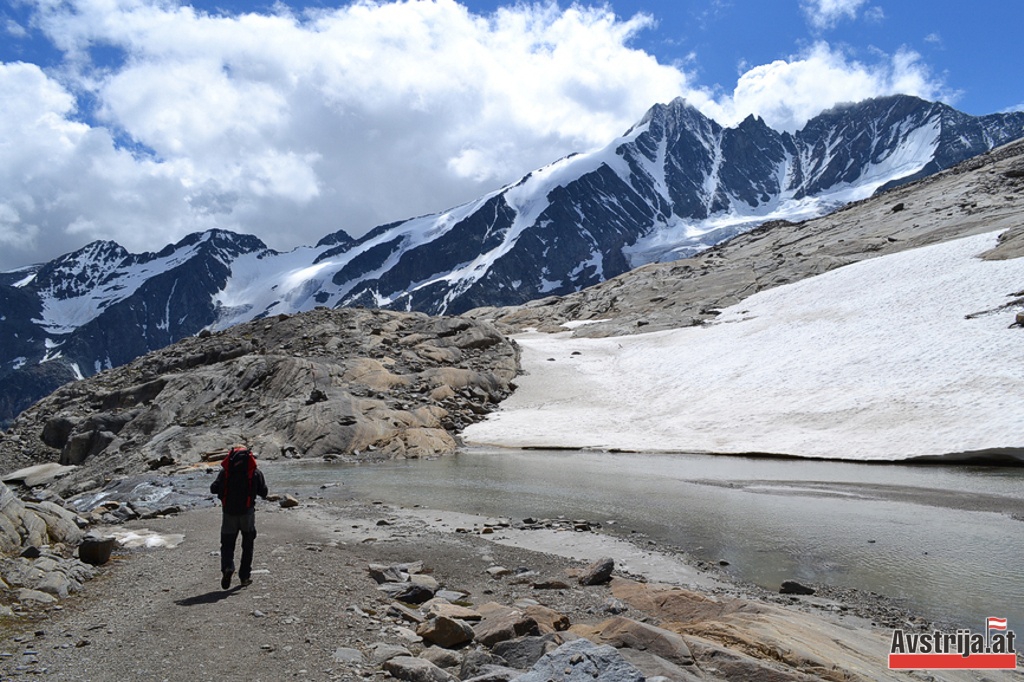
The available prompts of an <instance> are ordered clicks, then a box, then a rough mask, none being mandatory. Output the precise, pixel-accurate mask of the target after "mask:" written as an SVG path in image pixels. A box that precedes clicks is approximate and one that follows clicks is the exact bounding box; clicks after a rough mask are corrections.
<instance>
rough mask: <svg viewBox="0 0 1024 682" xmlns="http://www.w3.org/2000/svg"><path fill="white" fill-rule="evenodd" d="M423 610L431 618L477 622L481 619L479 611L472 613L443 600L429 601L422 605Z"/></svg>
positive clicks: (463, 607) (472, 611)
mask: <svg viewBox="0 0 1024 682" xmlns="http://www.w3.org/2000/svg"><path fill="white" fill-rule="evenodd" d="M423 608H424V609H426V611H427V613H428V614H431V615H433V616H447V617H448V618H458V619H459V620H465V621H479V620H480V619H481V618H482V616H481V615H480V612H479V611H474V610H473V609H470V608H466V607H465V606H459V605H458V604H452V603H450V602H447V601H444V600H443V599H436V598H435V599H431V600H430V601H428V602H426V603H424V604H423Z"/></svg>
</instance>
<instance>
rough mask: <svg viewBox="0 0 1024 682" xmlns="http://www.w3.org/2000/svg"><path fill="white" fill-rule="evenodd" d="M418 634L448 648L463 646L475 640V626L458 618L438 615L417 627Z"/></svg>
mask: <svg viewBox="0 0 1024 682" xmlns="http://www.w3.org/2000/svg"><path fill="white" fill-rule="evenodd" d="M416 634H417V635H419V636H420V637H422V638H423V639H424V640H426V641H428V642H431V643H432V644H436V645H437V646H440V647H445V648H446V649H451V648H453V647H457V646H462V645H463V644H467V643H469V642H472V641H473V636H474V634H473V628H472V627H470V625H469V623H467V622H466V621H464V620H458V619H457V618H448V617H447V616H438V617H437V618H432V619H430V620H428V621H426V622H424V623H421V624H420V626H419V627H417V628H416Z"/></svg>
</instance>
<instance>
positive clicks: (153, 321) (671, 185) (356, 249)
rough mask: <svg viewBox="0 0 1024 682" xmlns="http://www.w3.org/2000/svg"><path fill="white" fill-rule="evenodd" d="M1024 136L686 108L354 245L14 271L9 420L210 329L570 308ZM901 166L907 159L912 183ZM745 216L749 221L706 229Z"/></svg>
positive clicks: (205, 247)
mask: <svg viewBox="0 0 1024 682" xmlns="http://www.w3.org/2000/svg"><path fill="white" fill-rule="evenodd" d="M1022 135H1024V113H1020V112H1018V113H1010V114H993V115H991V116H983V117H972V116H968V115H966V114H963V113H961V112H958V111H956V110H954V109H951V108H950V107H948V106H946V105H944V104H937V103H931V102H925V101H922V100H920V99H917V98H914V97H907V96H893V97H885V98H879V99H874V100H868V101H865V102H861V103H858V104H853V105H846V106H842V107H837V108H835V109H832V110H830V111H827V112H824V113H823V114H821V115H819V116H817V117H815V118H814V119H812V120H811V121H809V122H808V123H807V125H806V126H805V127H804V128H803V129H802V130H800V131H798V132H796V133H789V132H779V131H775V130H773V129H771V128H769V127H768V126H767V125H766V124H765V123H764V121H762V120H760V119H757V118H753V117H750V118H748V119H746V120H745V121H743V122H742V123H741V124H739V125H738V126H736V127H735V128H723V127H722V126H720V125H719V124H718V123H716V122H715V121H713V120H711V119H708V118H707V117H705V116H704V115H703V114H701V113H700V112H699V111H697V110H696V109H695V108H693V107H691V106H689V105H688V104H687V103H686V102H684V101H683V100H676V101H673V102H671V103H669V104H659V105H656V106H654V107H653V108H652V109H651V110H650V111H649V112H648V113H647V114H646V116H645V117H644V118H643V119H642V120H641V121H640V122H639V123H638V124H637V125H636V126H634V127H633V128H632V129H630V130H629V131H627V132H626V134H625V135H623V136H622V137H621V138H619V139H618V140H615V141H613V142H612V144H610V145H609V146H608V147H607V148H606V149H604V150H602V151H599V152H594V153H591V154H586V155H577V156H573V157H568V158H566V159H563V160H561V161H558V162H556V163H555V164H552V165H551V166H549V167H547V168H544V169H539V170H537V171H535V172H533V173H531V174H529V175H527V176H526V177H524V178H523V179H522V180H520V181H519V182H518V183H516V184H514V185H511V186H508V187H505V188H503V189H501V190H500V191H497V192H494V193H493V194H491V195H488V196H486V197H483V198H481V199H479V200H477V201H476V202H471V203H469V204H466V205H464V206H460V207H457V208H454V209H451V210H449V211H446V212H443V213H439V214H436V215H431V216H422V217H419V218H414V219H411V220H407V221H401V222H397V223H392V224H389V225H383V226H380V227H378V228H375V229H373V230H371V231H370V232H369V233H367V234H366V235H364V236H363V237H361V238H359V239H353V238H352V237H350V236H349V235H347V234H346V233H345V232H343V231H338V232H335V233H332V234H330V235H327V236H325V237H324V238H323V239H322V240H320V242H319V243H318V244H317V245H316V246H315V247H309V248H305V247H304V248H302V249H298V250H296V252H293V253H291V254H278V253H276V252H273V251H270V250H269V249H267V247H266V246H265V245H264V244H263V243H262V242H261V241H260V240H258V239H256V238H255V237H251V236H245V235H237V234H232V233H229V232H225V231H222V230H213V231H210V232H206V233H203V234H194V235H190V236H189V237H187V238H186V239H184V240H182V241H180V242H179V243H177V244H174V245H171V246H168V247H167V248H165V249H164V250H162V251H161V252H159V253H147V254H141V255H134V254H130V253H128V252H127V251H125V249H123V248H122V247H120V246H119V245H117V244H114V243H112V242H95V243H93V244H89V245H88V246H86V247H84V248H82V249H80V250H79V251H76V252H74V253H71V254H67V255H65V256H62V257H60V258H58V259H55V260H54V261H52V262H50V263H46V264H43V265H40V266H33V267H30V268H25V269H23V270H19V271H17V272H10V273H0V382H2V388H0V423H3V422H7V421H9V420H10V419H12V418H13V417H14V416H15V415H16V414H17V413H18V412H20V411H21V410H23V409H25V408H26V407H28V405H30V404H31V403H32V402H33V401H35V400H37V399H39V398H40V397H42V396H43V395H46V394H47V393H49V392H50V391H52V390H54V389H55V388H57V387H58V386H60V385H62V384H63V383H66V382H67V381H70V380H72V379H74V378H82V377H88V376H92V375H94V374H96V373H97V372H99V371H101V370H103V369H108V368H111V367H117V366H120V365H123V364H125V363H128V362H130V361H132V360H133V359H134V358H137V357H139V356H141V355H143V354H145V353H147V352H149V351H152V350H156V349H158V348H163V347H165V346H167V345H169V344H171V343H173V342H175V341H177V340H179V339H182V338H185V337H187V336H190V335H193V334H196V333H197V332H199V331H200V330H202V329H204V328H212V329H223V328H226V327H228V326H231V325H233V324H237V323H241V322H247V321H250V320H253V319H259V318H262V317H267V316H270V315H276V314H280V313H288V314H293V313H295V312H299V311H306V310H311V309H312V308H314V307H316V306H319V305H324V306H327V307H331V308H336V307H356V306H364V307H371V308H386V309H393V310H415V311H421V312H426V313H429V314H461V313H463V312H466V311H468V310H470V309H474V308H478V307H482V306H498V305H500V306H507V305H519V304H524V303H527V302H529V301H533V300H537V299H541V298H544V297H547V296H553V295H559V296H560V295H568V294H572V293H574V292H578V291H581V290H583V289H585V288H588V287H591V286H594V285H596V284H599V283H602V282H604V281H606V280H609V279H611V278H614V277H616V276H617V275H620V274H622V273H624V272H626V271H628V270H630V269H632V268H633V267H635V266H637V265H640V264H643V263H648V262H651V261H659V260H660V261H664V260H675V259H679V258H683V257H686V256H690V255H693V254H694V253H695V252H697V251H701V250H703V249H706V248H707V247H709V246H712V245H714V244H717V243H719V242H721V241H723V240H725V239H728V238H730V237H733V236H735V235H737V234H739V233H742V232H746V231H749V230H750V229H753V228H755V227H756V226H757V225H759V224H760V223H762V222H764V220H766V218H763V217H762V218H759V217H758V216H764V215H767V212H768V211H769V210H772V211H784V210H785V207H786V206H787V205H789V204H787V203H786V202H789V201H793V200H799V199H802V198H807V197H819V198H820V197H823V196H824V197H827V196H828V193H829V192H831V191H833V190H835V189H836V188H847V187H858V186H863V187H866V188H868V189H866V190H865V191H870V189H871V188H874V187H876V186H877V185H878V184H880V183H881V182H882V181H880V180H879V179H878V178H880V177H881V178H885V179H888V180H891V181H892V182H897V183H902V182H906V181H908V180H911V179H914V178H917V177H922V176H924V175H928V174H932V173H935V172H937V171H939V170H941V169H944V168H948V167H950V166H952V165H953V164H955V163H957V162H959V161H961V160H963V159H966V158H969V157H971V156H973V155H976V154H979V153H982V152H985V151H987V150H989V149H991V148H993V147H994V146H997V145H1001V144H1004V143H1006V142H1008V141H1010V140H1013V139H1016V138H1019V137H1021V136H1022ZM897 158H899V159H900V160H901V162H905V161H907V159H908V158H909V159H910V160H911V162H910V163H909V165H908V166H907V170H906V171H905V173H903V171H900V170H899V168H902V166H899V164H895V163H894V159H897ZM901 173H903V174H902V175H901ZM829 201H831V202H832V203H828V201H824V200H823V203H822V206H823V207H825V206H833V207H835V206H838V205H839V204H838V203H837V202H838V201H839V200H838V199H836V200H829ZM823 210H824V208H823ZM732 214H735V215H737V216H749V218H741V219H737V220H733V221H732V222H729V223H728V224H725V225H724V226H715V225H711V224H704V223H701V222H700V221H704V220H706V219H708V218H709V217H721V216H723V215H732ZM687 225H697V226H698V229H695V230H694V234H689V233H688V232H687V231H686V230H680V229H679V227H680V226H684V227H685V226H687ZM297 268H298V269H297Z"/></svg>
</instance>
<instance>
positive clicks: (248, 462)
mask: <svg viewBox="0 0 1024 682" xmlns="http://www.w3.org/2000/svg"><path fill="white" fill-rule="evenodd" d="M220 465H221V466H222V467H224V485H223V487H222V488H221V494H220V500H221V504H222V505H223V506H224V511H226V512H227V513H228V514H244V513H245V512H247V511H249V510H250V509H251V508H252V506H253V503H254V502H255V500H256V491H255V490H254V486H253V480H252V479H253V474H254V473H255V472H256V456H255V455H253V454H252V451H251V450H249V449H248V448H244V447H236V448H231V452H229V453H228V456H227V457H225V458H224V459H223V460H222V461H221V463H220Z"/></svg>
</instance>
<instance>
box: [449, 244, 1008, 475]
mask: <svg viewBox="0 0 1024 682" xmlns="http://www.w3.org/2000/svg"><path fill="white" fill-rule="evenodd" d="M995 244H996V235H995V234H986V235H980V236H974V237H969V238H965V239H960V240H957V241H952V242H947V243H941V244H937V245H934V246H929V247H924V248H919V249H914V250H910V251H905V252H902V253H898V254H895V255H890V256H883V257H879V258H875V259H872V260H868V261H864V262H861V263H857V264H854V265H849V266H846V267H844V268H840V269H838V270H834V271H832V272H829V273H826V274H823V275H819V276H817V277H813V278H809V279H805V280H802V281H800V282H797V283H795V284H790V285H786V286H781V287H777V288H774V289H770V290H767V291H764V292H761V293H759V294H755V295H754V296H751V297H750V298H747V299H746V300H744V301H742V302H741V303H740V304H738V305H736V306H733V307H731V308H729V309H727V310H724V311H723V312H722V315H720V316H719V318H718V319H717V321H716V322H715V323H713V324H710V325H707V326H703V327H691V328H687V329H680V330H674V331H667V332H656V333H651V334H643V335H635V336H629V337H617V338H604V339H586V338H570V337H568V333H562V334H558V335H549V334H538V333H530V334H525V335H523V336H521V337H519V338H518V339H517V340H518V341H519V343H520V345H521V346H522V348H523V365H524V369H525V370H526V374H525V375H524V376H522V377H520V379H519V382H518V383H519V389H518V390H517V391H516V393H515V394H514V395H513V396H512V397H511V398H510V399H508V400H506V401H505V402H504V403H503V404H502V407H501V409H500V410H499V411H498V412H497V413H496V414H494V415H492V416H491V417H490V418H489V419H488V420H487V421H485V422H482V423H480V424H477V425H474V426H472V427H470V428H469V429H468V430H467V431H466V432H465V434H464V436H465V438H466V440H467V441H468V442H471V443H481V444H483V443H486V444H493V445H502V446H510V447H527V446H530V447H573V448H575V447H583V448H605V449H608V448H619V449H627V450H662V451H684V452H712V453H775V454H785V455H796V456H801V457H824V458H839V459H851V460H903V459H910V458H918V457H937V456H942V455H949V454H960V453H974V454H979V453H985V452H986V451H1001V452H1003V453H1004V454H1010V455H1013V456H1016V457H1018V458H1021V459H1024V434H1022V433H1021V430H1020V424H1021V423H1022V422H1024V401H1021V400H1020V399H1019V397H1020V395H1022V393H1024V371H1021V368H1020V363H1018V362H1014V361H1012V360H1011V359H1012V358H1019V357H1020V348H1021V336H1022V333H1024V332H1021V330H1020V329H1017V328H1010V325H1011V324H1013V321H1014V312H1013V311H1012V310H1006V309H1003V310H999V309H1000V307H1001V306H1003V305H1005V304H1006V303H1007V302H1008V300H1009V299H1008V298H1007V296H1008V294H1010V293H1011V292H1018V291H1020V288H1021V283H1022V282H1024V258H1017V259H1012V260H1004V261H990V260H981V259H979V258H977V257H976V256H977V255H978V254H979V253H981V252H983V251H985V250H987V249H989V248H992V247H993V246H995ZM993 310H995V311H997V312H992V313H989V314H982V315H977V316H976V315H974V314H975V313H979V312H982V311H993ZM552 360H553V361H552Z"/></svg>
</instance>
